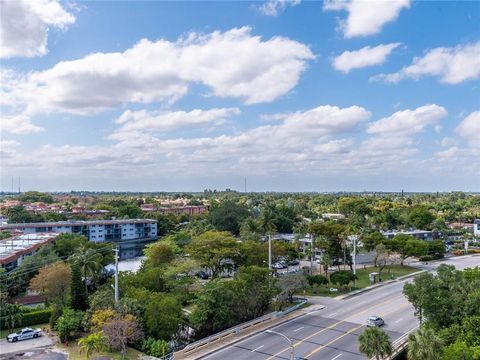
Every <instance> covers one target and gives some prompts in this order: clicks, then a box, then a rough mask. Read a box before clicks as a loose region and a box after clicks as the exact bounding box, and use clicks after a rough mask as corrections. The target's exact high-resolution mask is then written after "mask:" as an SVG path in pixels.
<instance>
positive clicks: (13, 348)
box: [0, 335, 53, 359]
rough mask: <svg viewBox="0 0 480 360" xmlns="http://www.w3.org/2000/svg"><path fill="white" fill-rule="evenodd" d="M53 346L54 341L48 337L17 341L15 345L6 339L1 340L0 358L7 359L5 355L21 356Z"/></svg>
mask: <svg viewBox="0 0 480 360" xmlns="http://www.w3.org/2000/svg"><path fill="white" fill-rule="evenodd" d="M52 346H53V342H52V340H51V339H50V338H49V337H48V336H45V335H43V336H40V337H39V338H36V339H28V340H23V341H17V342H14V343H10V342H8V341H7V340H6V339H1V340H0V358H1V359H4V358H6V357H5V356H4V355H5V354H12V355H14V354H19V353H25V352H27V351H32V350H36V349H41V348H43V349H45V348H50V347H52Z"/></svg>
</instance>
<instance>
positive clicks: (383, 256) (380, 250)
mask: <svg viewBox="0 0 480 360" xmlns="http://www.w3.org/2000/svg"><path fill="white" fill-rule="evenodd" d="M375 252H376V255H375V263H376V264H377V266H378V272H379V273H380V277H381V276H382V271H383V269H384V268H385V266H387V263H388V259H389V257H390V254H389V252H388V250H387V248H386V246H385V245H383V244H378V245H377V247H376V248H375Z"/></svg>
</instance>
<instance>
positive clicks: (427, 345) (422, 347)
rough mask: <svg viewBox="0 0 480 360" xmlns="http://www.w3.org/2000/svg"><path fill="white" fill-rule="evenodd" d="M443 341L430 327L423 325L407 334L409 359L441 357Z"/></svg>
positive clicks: (428, 359)
mask: <svg viewBox="0 0 480 360" xmlns="http://www.w3.org/2000/svg"><path fill="white" fill-rule="evenodd" d="M442 348H443V342H442V339H440V338H439V337H438V336H437V335H436V334H435V332H434V331H433V330H432V329H429V328H427V327H425V326H423V327H421V328H420V329H419V330H417V331H415V332H414V333H413V334H410V335H409V336H408V348H407V353H408V359H409V360H438V359H441V358H442V351H441V349H442Z"/></svg>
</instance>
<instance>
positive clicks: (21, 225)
mask: <svg viewBox="0 0 480 360" xmlns="http://www.w3.org/2000/svg"><path fill="white" fill-rule="evenodd" d="M156 222H157V221H156V220H152V219H122V220H72V221H55V222H41V223H16V224H4V225H0V229H18V228H27V227H50V226H52V227H53V226H86V225H115V224H145V223H149V224H155V223H156Z"/></svg>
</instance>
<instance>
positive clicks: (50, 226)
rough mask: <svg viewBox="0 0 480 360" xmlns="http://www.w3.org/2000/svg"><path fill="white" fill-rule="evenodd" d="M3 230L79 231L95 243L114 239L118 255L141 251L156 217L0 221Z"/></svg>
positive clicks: (151, 238)
mask: <svg viewBox="0 0 480 360" xmlns="http://www.w3.org/2000/svg"><path fill="white" fill-rule="evenodd" d="M2 230H7V231H14V230H18V231H21V232H23V233H24V234H37V233H45V232H49V233H52V232H53V233H69V234H80V235H84V236H85V237H87V239H88V240H90V241H93V242H96V243H101V242H114V243H117V244H118V247H119V248H120V259H129V258H132V257H135V256H141V255H143V249H144V247H145V245H146V244H148V243H149V242H152V241H155V240H157V221H156V220H150V219H126V220H94V221H77V220H75V221H58V222H44V223H19V224H3V225H0V231H2Z"/></svg>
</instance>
